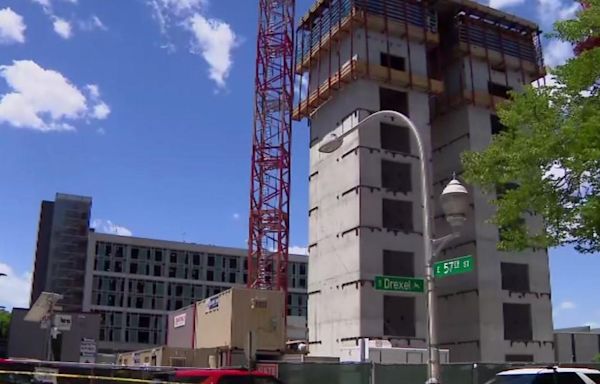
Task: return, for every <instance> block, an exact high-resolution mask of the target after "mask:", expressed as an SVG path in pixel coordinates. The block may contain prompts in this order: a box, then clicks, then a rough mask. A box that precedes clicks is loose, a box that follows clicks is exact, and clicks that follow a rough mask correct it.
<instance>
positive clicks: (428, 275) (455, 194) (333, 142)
mask: <svg viewBox="0 0 600 384" xmlns="http://www.w3.org/2000/svg"><path fill="white" fill-rule="evenodd" d="M385 117H388V118H390V119H391V120H392V121H393V120H394V119H398V120H400V121H401V122H402V123H403V124H404V125H406V126H407V127H408V128H409V130H410V132H411V133H412V135H413V136H414V137H415V140H416V142H417V149H418V151H419V164H420V168H421V200H422V203H423V253H424V256H425V280H426V282H427V320H428V324H427V336H428V337H427V352H428V361H427V369H428V372H427V383H429V384H435V383H439V382H440V357H439V356H440V354H439V349H438V346H437V328H436V324H437V317H436V307H435V280H434V276H433V259H434V257H435V255H436V254H437V253H439V251H440V250H441V249H442V248H443V247H444V246H445V245H446V243H447V242H448V241H449V240H452V239H454V238H456V237H458V236H459V235H458V228H459V227H460V226H461V225H462V223H463V222H464V217H465V214H464V211H465V209H466V196H467V190H466V189H465V188H464V187H463V186H462V185H461V184H460V183H459V182H458V180H456V179H453V180H452V181H451V182H450V183H449V184H448V186H447V187H446V188H444V191H443V192H442V207H443V208H444V211H447V214H448V216H447V220H448V222H449V223H450V225H451V227H452V229H453V232H452V233H451V234H449V235H446V236H443V237H441V238H438V239H434V238H433V237H432V227H433V224H432V221H433V214H432V210H431V207H430V198H429V196H431V195H430V193H429V189H430V188H429V177H428V175H429V172H428V168H427V164H428V162H427V157H426V154H425V145H424V143H423V138H422V136H421V133H420V132H419V130H418V129H417V127H416V126H415V124H414V123H413V122H412V121H411V120H410V119H409V118H408V117H406V116H405V115H403V114H402V113H400V112H397V111H379V112H375V113H373V114H371V115H369V116H367V117H366V118H365V119H363V120H362V121H361V122H359V123H358V124H357V125H355V126H354V127H353V128H351V129H350V130H348V131H346V132H344V133H343V134H341V135H340V136H337V135H336V134H334V133H331V134H330V135H329V136H328V137H327V138H326V139H325V140H323V143H322V144H321V145H320V146H319V151H320V152H323V153H331V152H333V151H335V150H337V149H338V148H339V147H341V145H342V143H343V139H344V137H346V136H347V135H349V134H350V133H352V132H354V131H356V130H358V129H360V128H361V127H364V126H365V124H366V123H367V122H369V121H372V120H373V121H375V122H376V121H381V120H382V119H383V118H385Z"/></svg>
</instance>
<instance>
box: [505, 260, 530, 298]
mask: <svg viewBox="0 0 600 384" xmlns="http://www.w3.org/2000/svg"><path fill="white" fill-rule="evenodd" d="M500 269H501V272H502V289H504V290H506V291H514V292H529V265H527V264H518V263H501V264H500Z"/></svg>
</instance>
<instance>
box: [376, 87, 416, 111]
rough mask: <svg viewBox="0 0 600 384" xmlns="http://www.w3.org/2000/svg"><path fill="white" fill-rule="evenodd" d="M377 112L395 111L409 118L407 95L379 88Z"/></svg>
mask: <svg viewBox="0 0 600 384" xmlns="http://www.w3.org/2000/svg"><path fill="white" fill-rule="evenodd" d="M379 110H381V111H386V110H390V111H396V112H400V113H402V114H404V115H406V116H409V114H408V95H407V93H406V92H401V91H396V90H393V89H389V88H379Z"/></svg>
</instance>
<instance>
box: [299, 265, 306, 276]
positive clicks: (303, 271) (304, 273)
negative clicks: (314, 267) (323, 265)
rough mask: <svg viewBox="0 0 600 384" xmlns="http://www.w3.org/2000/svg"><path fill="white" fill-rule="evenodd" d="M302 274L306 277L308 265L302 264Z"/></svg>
mask: <svg viewBox="0 0 600 384" xmlns="http://www.w3.org/2000/svg"><path fill="white" fill-rule="evenodd" d="M300 274H301V275H306V265H305V264H300Z"/></svg>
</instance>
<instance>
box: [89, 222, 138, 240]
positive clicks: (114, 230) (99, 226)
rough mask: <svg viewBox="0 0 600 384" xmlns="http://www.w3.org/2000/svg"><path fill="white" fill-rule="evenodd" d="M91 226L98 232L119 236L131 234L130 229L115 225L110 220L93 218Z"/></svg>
mask: <svg viewBox="0 0 600 384" xmlns="http://www.w3.org/2000/svg"><path fill="white" fill-rule="evenodd" d="M92 228H94V229H95V230H96V231H98V232H102V233H110V234H113V235H119V236H131V235H133V233H132V232H131V230H130V229H128V228H126V227H123V226H121V225H117V224H115V223H113V222H112V221H110V220H103V219H95V220H94V221H92Z"/></svg>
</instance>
